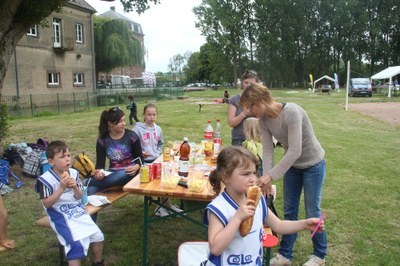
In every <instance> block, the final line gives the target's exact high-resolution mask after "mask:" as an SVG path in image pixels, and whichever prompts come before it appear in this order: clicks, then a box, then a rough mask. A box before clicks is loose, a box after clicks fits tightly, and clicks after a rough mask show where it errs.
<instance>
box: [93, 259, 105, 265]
mask: <svg viewBox="0 0 400 266" xmlns="http://www.w3.org/2000/svg"><path fill="white" fill-rule="evenodd" d="M104 265H105V264H104V260H101V261H98V262H93V263H92V266H104Z"/></svg>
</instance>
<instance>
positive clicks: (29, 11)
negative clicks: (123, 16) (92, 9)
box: [0, 0, 160, 93]
mask: <svg viewBox="0 0 400 266" xmlns="http://www.w3.org/2000/svg"><path fill="white" fill-rule="evenodd" d="M99 1H100V0H99ZM66 2H68V0H2V1H0V18H1V20H0V93H1V90H2V88H3V80H4V77H5V75H6V71H7V66H8V63H9V62H10V58H11V57H12V55H13V51H14V48H15V46H16V45H17V43H18V41H19V40H20V39H21V38H22V36H23V35H24V34H25V33H26V31H27V30H28V29H29V28H30V27H32V26H33V25H35V24H40V23H41V22H42V21H43V20H44V19H45V18H46V17H48V16H49V15H50V14H51V13H52V12H53V11H56V10H59V9H60V8H61V7H62V6H63V5H64V4H65V3H66ZM151 2H153V3H155V4H157V3H160V0H121V3H122V4H123V5H124V9H125V11H132V10H136V11H137V12H138V13H141V12H144V11H145V10H146V9H148V8H149V3H151Z"/></svg>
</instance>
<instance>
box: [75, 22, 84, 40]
mask: <svg viewBox="0 0 400 266" xmlns="http://www.w3.org/2000/svg"><path fill="white" fill-rule="evenodd" d="M75 42H77V43H83V24H81V23H75Z"/></svg>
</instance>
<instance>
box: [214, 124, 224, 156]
mask: <svg viewBox="0 0 400 266" xmlns="http://www.w3.org/2000/svg"><path fill="white" fill-rule="evenodd" d="M221 147H222V132H221V120H219V119H217V124H216V126H215V131H214V155H218V153H219V150H220V149H221Z"/></svg>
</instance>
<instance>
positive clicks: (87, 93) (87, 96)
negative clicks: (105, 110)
mask: <svg viewBox="0 0 400 266" xmlns="http://www.w3.org/2000/svg"><path fill="white" fill-rule="evenodd" d="M86 99H87V104H88V108H89V111H90V101H89V92H88V91H87V92H86Z"/></svg>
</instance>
